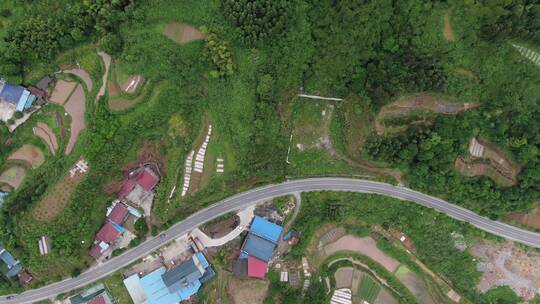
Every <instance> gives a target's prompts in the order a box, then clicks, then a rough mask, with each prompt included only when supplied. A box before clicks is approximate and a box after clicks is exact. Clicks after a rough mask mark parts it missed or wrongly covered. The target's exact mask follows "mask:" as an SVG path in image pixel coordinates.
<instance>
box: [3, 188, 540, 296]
mask: <svg viewBox="0 0 540 304" xmlns="http://www.w3.org/2000/svg"><path fill="white" fill-rule="evenodd" d="M309 191H348V192H360V193H373V194H380V195H385V196H390V197H394V198H397V199H401V200H406V201H412V202H415V203H417V204H419V205H422V206H425V207H428V208H433V209H435V210H437V211H439V212H442V213H445V214H447V215H448V216H450V217H452V218H455V219H457V220H459V221H464V222H468V223H470V224H472V225H474V226H476V227H478V228H479V229H481V230H484V231H486V232H489V233H492V234H495V235H497V236H500V237H503V238H506V239H508V240H512V241H516V242H519V243H523V244H525V245H529V246H532V247H535V248H540V233H534V232H530V231H526V230H523V229H520V228H517V227H514V226H511V225H507V224H503V223H500V222H497V221H493V220H490V219H487V218H484V217H481V216H479V215H478V214H476V213H474V212H472V211H470V210H467V209H465V208H462V207H459V206H455V205H452V204H450V203H448V202H446V201H444V200H441V199H438V198H436V197H433V196H430V195H427V194H423V193H420V192H417V191H414V190H411V189H407V188H403V187H397V186H393V185H389V184H385V183H379V182H373V181H367V180H361V179H351V178H311V179H299V180H292V181H287V182H284V183H281V184H274V185H268V186H264V187H260V188H256V189H252V190H249V191H246V192H242V193H239V194H237V195H234V196H231V197H229V198H227V199H224V200H222V201H219V202H217V203H215V204H213V205H211V206H209V207H207V208H205V209H203V210H200V211H198V212H196V213H194V214H192V215H191V216H189V217H188V218H186V219H185V220H183V221H181V222H179V223H177V224H175V225H173V226H172V227H171V228H169V229H168V230H167V231H165V232H163V233H162V234H160V235H159V236H156V237H154V238H151V239H149V240H147V241H145V242H143V243H142V244H141V245H139V246H137V247H135V248H132V249H130V250H128V251H126V252H125V253H124V254H122V255H120V256H117V257H115V258H112V259H111V260H109V261H107V262H106V263H104V264H101V265H98V266H95V267H93V268H90V269H88V270H87V271H85V272H83V273H82V274H81V275H79V276H78V277H75V278H71V279H66V280H64V281H61V282H57V283H54V284H51V285H48V286H45V287H42V288H39V289H34V290H29V291H26V292H24V293H22V294H19V295H15V296H14V297H13V298H12V299H10V300H7V298H6V297H1V298H0V304H4V303H33V302H37V301H40V300H44V299H48V298H52V297H54V296H56V295H58V294H61V293H66V292H68V291H70V290H73V289H76V288H80V287H83V286H84V285H87V284H90V283H92V282H94V281H97V280H99V279H101V278H103V277H106V276H108V275H110V274H112V273H114V272H115V271H116V270H118V269H120V268H122V267H124V266H127V265H129V264H131V263H133V262H135V261H137V260H139V259H141V258H143V257H145V256H146V255H148V254H149V253H150V252H152V251H154V250H156V249H158V248H159V247H161V246H163V245H165V244H166V243H168V242H170V241H171V240H173V239H175V238H177V237H179V236H181V235H183V234H186V233H187V232H189V231H191V230H192V229H194V228H195V227H197V226H199V225H201V224H203V223H205V222H207V221H210V220H212V219H214V218H216V217H219V216H221V215H223V214H226V213H228V212H231V211H237V210H240V209H243V208H245V207H247V206H249V205H253V204H256V203H260V202H262V201H265V200H269V199H273V198H275V197H279V196H282V195H286V194H293V193H295V192H309ZM304 207H305V204H304Z"/></svg>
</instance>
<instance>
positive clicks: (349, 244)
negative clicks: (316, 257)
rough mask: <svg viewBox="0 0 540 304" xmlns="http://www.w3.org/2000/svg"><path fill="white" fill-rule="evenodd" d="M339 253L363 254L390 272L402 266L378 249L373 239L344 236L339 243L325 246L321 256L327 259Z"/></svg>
mask: <svg viewBox="0 0 540 304" xmlns="http://www.w3.org/2000/svg"><path fill="white" fill-rule="evenodd" d="M339 251H354V252H358V253H360V254H363V255H365V256H367V257H369V258H371V259H372V260H374V261H375V262H377V263H379V264H381V265H382V266H383V267H384V268H385V269H386V270H388V271H390V272H394V271H396V269H397V268H398V267H399V265H400V263H399V262H398V261H396V260H395V259H394V258H392V257H389V256H387V255H386V254H385V253H384V252H382V251H381V250H380V249H379V248H377V244H376V243H375V240H374V239H372V238H371V237H362V238H358V237H355V236H352V235H346V236H343V237H341V238H340V239H338V240H337V241H335V242H333V243H330V244H328V245H326V246H324V248H323V251H322V252H321V255H323V257H327V256H330V255H332V254H334V253H336V252H339Z"/></svg>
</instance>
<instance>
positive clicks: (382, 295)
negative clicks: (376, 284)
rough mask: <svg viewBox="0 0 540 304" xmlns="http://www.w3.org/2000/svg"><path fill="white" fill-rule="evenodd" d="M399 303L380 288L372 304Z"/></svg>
mask: <svg viewBox="0 0 540 304" xmlns="http://www.w3.org/2000/svg"><path fill="white" fill-rule="evenodd" d="M398 303H399V302H398V301H397V300H396V299H394V297H392V295H391V294H390V293H389V292H388V291H387V290H386V289H384V288H381V291H380V292H379V295H378V296H377V299H375V302H374V304H398Z"/></svg>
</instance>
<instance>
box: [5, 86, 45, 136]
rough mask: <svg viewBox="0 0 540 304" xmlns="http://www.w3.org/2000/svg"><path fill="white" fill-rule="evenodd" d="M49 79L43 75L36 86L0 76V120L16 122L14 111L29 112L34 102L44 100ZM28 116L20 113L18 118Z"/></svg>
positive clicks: (22, 118) (40, 102)
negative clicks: (25, 84)
mask: <svg viewBox="0 0 540 304" xmlns="http://www.w3.org/2000/svg"><path fill="white" fill-rule="evenodd" d="M51 81H52V79H51V78H49V77H45V78H43V79H42V80H41V81H39V82H38V83H37V85H36V86H32V85H31V86H28V87H23V86H21V85H17V84H12V83H8V82H7V81H5V80H4V79H3V78H0V120H2V121H3V122H5V123H8V124H16V122H15V120H16V119H17V117H16V116H15V113H17V112H21V113H28V112H31V108H32V106H33V105H34V103H37V104H42V103H43V102H45V99H46V96H47V90H48V88H49V85H50V83H51ZM28 116H29V115H22V116H21V117H20V118H19V119H21V120H22V121H24V120H26V118H28ZM13 128H14V127H13Z"/></svg>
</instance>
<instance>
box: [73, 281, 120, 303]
mask: <svg viewBox="0 0 540 304" xmlns="http://www.w3.org/2000/svg"><path fill="white" fill-rule="evenodd" d="M69 303H71V304H113V303H114V301H113V298H112V296H111V294H110V292H109V291H108V290H107V288H106V287H105V285H103V284H97V285H95V286H93V287H91V288H88V289H86V290H84V291H82V292H81V293H79V294H77V295H75V296H73V297H71V298H69Z"/></svg>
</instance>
